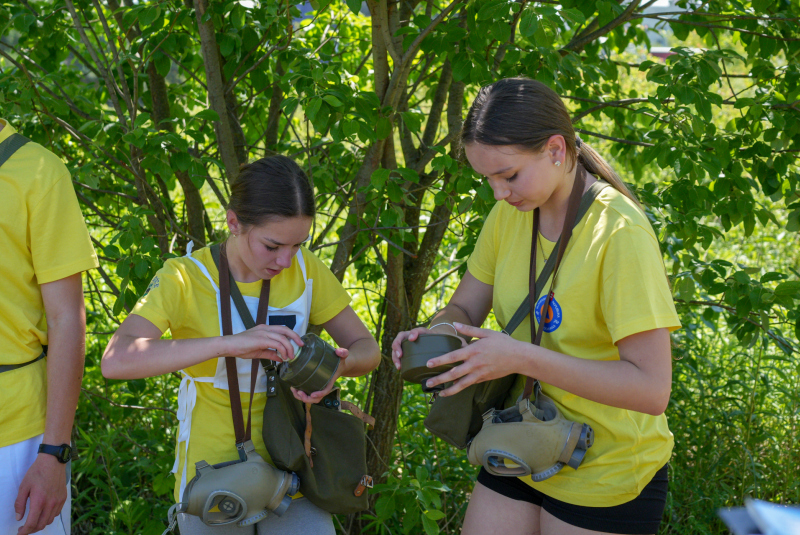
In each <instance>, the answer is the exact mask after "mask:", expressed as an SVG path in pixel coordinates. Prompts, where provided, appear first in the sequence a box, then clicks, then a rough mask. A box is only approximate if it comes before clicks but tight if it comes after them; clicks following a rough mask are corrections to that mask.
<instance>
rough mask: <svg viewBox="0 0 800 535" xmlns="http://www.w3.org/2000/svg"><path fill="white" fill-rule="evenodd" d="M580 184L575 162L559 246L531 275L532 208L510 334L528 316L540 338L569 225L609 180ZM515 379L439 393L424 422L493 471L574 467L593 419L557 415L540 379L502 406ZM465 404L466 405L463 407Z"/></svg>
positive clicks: (540, 474)
mask: <svg viewBox="0 0 800 535" xmlns="http://www.w3.org/2000/svg"><path fill="white" fill-rule="evenodd" d="M585 185H586V170H585V169H584V167H583V166H582V165H580V164H578V170H577V173H576V177H575V183H574V185H573V188H572V192H571V194H570V199H569V204H568V208H567V215H566V217H565V219H564V227H563V229H562V232H561V237H560V238H559V240H558V243H557V244H556V247H555V250H557V251H558V252H557V254H555V255H551V256H550V258H549V259H548V260H547V263H546V264H545V266H544V268H543V269H542V272H541V274H540V275H539V277H538V279H537V277H536V245H537V239H536V238H537V235H538V232H539V211H538V210H536V211H535V212H534V217H533V233H532V237H531V262H530V279H529V280H530V282H529V285H530V293H529V295H528V296H527V297H526V298H525V299H524V300H523V302H522V304H521V305H520V307H519V308H518V309H517V311H516V312H515V313H514V315H513V316H512V318H511V320H510V321H509V322H508V324H507V325H506V328H505V329H504V330H503V332H505V333H506V334H509V335H510V334H511V333H512V332H514V330H515V329H516V328H517V327H518V326H519V324H520V323H522V321H523V320H524V318H525V317H526V316H529V317H530V322H531V334H532V336H533V335H534V334H535V337H534V340H533V343H534V344H536V345H540V344H541V340H542V335H543V332H544V331H543V327H544V323H545V322H546V320H545V319H544V318H545V316H546V312H547V311H549V309H550V303H551V300H552V299H553V298H554V296H555V293H554V287H555V282H556V276H557V274H558V267H559V265H560V263H561V260H562V259H563V256H564V252H565V251H566V247H567V244H568V242H569V239H570V237H571V235H572V229H573V228H574V227H575V226H576V225H577V224H578V222H579V221H580V220H581V219H582V218H583V216H584V215H585V214H586V212H587V211H588V210H589V207H590V206H591V204H592V202H593V201H594V199H595V198H596V197H597V195H598V194H599V193H600V191H602V189H604V188H605V187H607V186H608V184H607V183H605V182H600V181H598V182H596V183H594V184H592V186H590V188H589V190H588V191H587V192H586V193H585V194H583V195H582V192H583V190H584V188H585ZM551 273H552V274H553V277H552V280H551V284H550V290H549V292H548V295H547V298H546V299H545V302H544V307H543V308H542V310H543V313H542V321H541V322H540V323H539V325H538V328H537V326H536V323H535V314H534V313H533V312H534V310H535V304H536V301H537V300H538V298H539V295H540V294H541V292H542V290H543V288H544V285H545V283H546V282H547V279H548V278H550V274H551ZM514 382H515V376H514V375H510V376H507V377H503V378H500V379H495V380H492V381H487V382H484V383H478V384H475V385H471V386H470V387H468V388H466V389H464V390H462V391H461V392H459V393H457V394H455V395H453V396H449V397H444V398H441V397H437V398H436V399H435V401H434V402H433V406H432V407H431V411H430V413H429V415H428V417H427V418H426V419H425V426H426V427H427V428H428V430H430V431H431V432H432V433H433V434H434V435H436V436H438V437H440V438H442V439H443V440H445V441H447V442H449V443H450V444H453V445H454V446H456V447H458V448H465V447H466V448H468V450H467V456H468V459H469V461H470V463H472V464H475V465H483V466H484V468H485V469H486V470H487V471H488V472H489V473H492V474H494V475H499V476H515V477H522V476H526V475H531V476H532V478H533V480H534V481H543V480H544V479H547V478H549V477H552V476H553V475H555V474H556V473H558V471H559V470H561V468H563V466H564V465H569V466H571V467H572V468H578V466H580V464H581V462H582V461H583V458H584V456H585V453H586V450H587V449H588V448H589V447H591V445H592V443H593V441H594V434H593V432H592V429H591V427H589V426H588V425H586V424H580V423H577V422H572V421H570V420H567V419H566V418H564V417H563V415H562V414H561V412H560V411H559V410H558V407H557V406H556V404H555V403H554V402H553V401H552V400H551V399H550V398H548V397H547V396H545V395H544V394H542V392H541V385H540V384H539V382H538V381H537V380H535V379H533V378H530V377H529V378H527V380H526V382H525V389H524V391H523V393H522V395H521V396H520V398H519V399H518V400H517V402H516V404H515V405H513V406H511V407H509V408H508V409H505V410H503V409H502V404H503V402H504V400H505V399H506V397H507V395H508V391H509V390H510V389H511V388H512V386H513V384H514ZM465 405H466V406H467V407H468V408H470V409H471V410H464V409H465V408H466V407H465Z"/></svg>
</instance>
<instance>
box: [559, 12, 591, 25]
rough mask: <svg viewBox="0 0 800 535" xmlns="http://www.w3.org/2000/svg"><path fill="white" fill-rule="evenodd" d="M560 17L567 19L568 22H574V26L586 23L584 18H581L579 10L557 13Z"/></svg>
mask: <svg viewBox="0 0 800 535" xmlns="http://www.w3.org/2000/svg"><path fill="white" fill-rule="evenodd" d="M559 13H560V14H561V16H562V17H564V18H565V19H567V20H568V21H570V22H574V23H575V24H583V23H584V22H586V17H584V16H583V13H581V12H580V10H578V9H575V8H572V9H562V10H561V11H559Z"/></svg>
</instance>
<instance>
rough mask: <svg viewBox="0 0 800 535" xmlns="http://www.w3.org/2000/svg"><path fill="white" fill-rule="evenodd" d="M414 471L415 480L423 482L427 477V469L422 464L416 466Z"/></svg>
mask: <svg viewBox="0 0 800 535" xmlns="http://www.w3.org/2000/svg"><path fill="white" fill-rule="evenodd" d="M414 473H415V474H416V476H417V480H418V481H420V482H424V481H426V480H427V479H428V469H427V468H425V467H424V466H417V468H416V470H415V471H414ZM431 520H436V519H435V518H433V519H431Z"/></svg>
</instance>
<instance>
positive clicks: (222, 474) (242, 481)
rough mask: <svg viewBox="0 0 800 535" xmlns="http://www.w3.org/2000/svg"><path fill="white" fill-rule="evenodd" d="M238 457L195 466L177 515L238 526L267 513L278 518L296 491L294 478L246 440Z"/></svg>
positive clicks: (259, 518) (257, 520)
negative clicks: (260, 453) (265, 458)
mask: <svg viewBox="0 0 800 535" xmlns="http://www.w3.org/2000/svg"><path fill="white" fill-rule="evenodd" d="M240 456H241V459H240V460H238V461H229V462H225V463H220V464H215V465H210V464H208V463H207V462H205V461H200V462H198V463H196V465H195V466H196V468H197V475H195V476H194V478H193V479H192V480H191V481H189V483H188V484H187V485H186V490H185V491H184V495H183V501H182V502H181V503H180V504H178V508H177V512H179V513H188V514H190V515H194V516H198V517H200V519H201V520H202V521H203V523H204V524H206V525H209V526H222V525H226V524H233V523H236V525H237V526H239V527H245V526H250V525H252V524H255V523H256V522H259V521H260V520H263V519H264V518H266V517H267V515H268V514H269V511H272V512H273V513H275V514H276V515H278V516H280V515H282V514H283V513H284V512H285V511H286V509H287V508H288V507H289V505H290V504H291V503H292V498H291V497H290V495H292V494H296V493H297V491H298V489H299V488H300V481H299V479H298V477H297V475H296V474H294V473H293V472H292V473H288V472H284V471H283V470H279V469H277V468H275V467H274V466H272V465H270V464H268V463H267V462H265V461H264V459H262V458H261V456H260V455H259V454H258V453H256V451H255V448H254V447H253V442H252V441H250V440H248V441H247V442H245V443H244V444H242V449H241V450H240Z"/></svg>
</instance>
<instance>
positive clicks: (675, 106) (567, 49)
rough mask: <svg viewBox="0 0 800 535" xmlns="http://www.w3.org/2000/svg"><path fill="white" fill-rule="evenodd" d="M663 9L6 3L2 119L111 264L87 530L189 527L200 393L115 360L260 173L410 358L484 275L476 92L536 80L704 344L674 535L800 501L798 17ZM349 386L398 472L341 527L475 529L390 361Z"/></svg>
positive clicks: (484, 190)
mask: <svg viewBox="0 0 800 535" xmlns="http://www.w3.org/2000/svg"><path fill="white" fill-rule="evenodd" d="M665 4H668V3H667V2H658V1H655V0H653V1H649V2H643V1H640V0H632V1H630V0H627V1H624V2H621V3H620V2H616V1H614V0H598V1H596V2H582V1H575V0H564V1H563V2H562V1H554V0H545V1H539V2H532V1H527V0H478V1H466V0H453V1H452V2H442V1H440V0H427V1H419V0H400V1H386V0H381V1H376V0H368V1H367V2H364V3H363V4H362V2H361V1H360V0H347V1H346V2H341V1H338V0H337V1H330V0H317V1H313V2H310V3H303V4H296V2H294V1H288V2H284V1H277V0H276V1H263V2H257V1H244V0H241V1H234V0H214V1H209V0H138V1H137V0H21V1H5V2H2V3H0V27H2V31H0V36H1V38H0V68H2V73H0V103H1V104H2V116H3V117H5V118H7V119H9V120H10V121H11V122H12V124H13V125H14V126H15V127H16V128H18V129H19V130H20V131H21V132H22V133H23V134H25V135H26V136H28V137H30V138H31V139H34V140H35V141H37V142H39V143H41V144H42V145H44V146H45V147H48V148H49V149H51V150H52V151H54V152H55V153H56V154H58V155H59V156H60V157H61V158H62V159H63V160H64V161H65V162H66V163H67V165H68V167H69V168H70V170H71V172H72V176H73V179H74V183H75V188H76V191H77V194H78V197H79V200H80V202H81V206H82V209H83V211H84V214H85V216H86V221H87V224H88V225H89V227H90V230H91V233H92V237H93V240H94V244H95V248H96V250H97V252H98V254H99V255H100V258H101V268H100V269H98V270H95V271H92V272H90V273H87V274H86V277H85V291H86V296H87V300H88V305H87V306H88V308H87V314H88V326H89V331H90V332H89V335H88V339H87V357H86V372H85V379H84V383H83V386H84V388H83V394H84V395H83V396H82V397H81V402H80V406H79V408H78V415H77V421H76V426H75V437H74V438H75V441H76V442H77V444H78V449H79V453H80V458H79V459H78V461H77V462H76V465H75V469H74V474H75V479H74V491H75V494H74V498H73V522H74V526H73V530H74V533H77V534H88V533H103V534H111V533H114V534H116V533H146V534H149V533H160V532H161V531H162V530H163V529H164V526H165V516H166V510H167V508H168V507H169V505H170V502H171V489H172V486H173V479H172V475H171V474H169V472H168V470H169V468H170V467H171V465H172V460H173V447H174V440H175V418H174V408H175V406H176V401H175V399H176V389H177V385H178V383H179V380H178V377H177V376H164V377H158V378H153V379H148V380H136V381H124V382H122V381H109V380H105V379H104V378H103V377H102V375H101V373H100V368H99V361H100V357H101V355H102V352H103V349H104V348H105V344H106V342H107V340H108V336H109V335H110V334H111V332H113V330H114V329H115V328H116V326H117V325H118V324H119V322H120V321H121V320H122V319H124V317H125V315H126V314H127V311H128V310H130V308H131V307H132V305H133V304H134V303H135V302H136V300H137V299H138V297H139V296H140V295H141V294H142V293H143V291H144V289H145V288H146V286H147V284H148V283H149V281H150V279H151V278H152V276H153V275H154V273H155V272H156V271H157V270H158V268H159V267H160V266H161V264H162V263H163V261H164V260H165V259H166V258H169V257H171V256H174V255H180V254H183V252H184V250H185V246H186V244H187V242H188V241H189V240H190V239H192V240H194V242H195V244H196V246H199V245H202V244H206V243H210V242H213V241H215V240H220V239H222V238H223V237H224V236H225V232H224V231H225V228H224V219H223V207H224V206H225V205H226V202H227V195H228V192H229V185H230V181H231V179H232V178H233V177H235V175H236V172H237V169H238V166H239V165H240V164H241V163H243V162H245V161H248V160H252V159H256V158H259V157H262V156H264V155H269V154H273V153H282V154H287V155H290V156H292V157H294V158H296V159H297V160H298V161H299V162H300V163H301V165H303V167H304V168H305V169H307V172H308V174H309V176H310V177H311V179H312V180H313V182H314V185H315V188H316V192H317V202H318V205H319V208H320V210H319V211H320V214H319V217H318V218H317V220H316V222H315V225H314V229H313V241H312V245H311V248H312V249H313V250H314V251H315V252H316V253H317V254H318V255H320V256H321V257H322V258H323V259H325V261H326V262H327V263H329V265H331V266H332V269H333V270H334V272H335V273H336V274H337V276H338V277H340V278H341V279H342V280H343V282H344V284H345V287H347V288H348V289H349V290H350V291H351V293H352V295H353V296H354V305H355V307H356V309H357V311H358V313H359V314H360V316H361V317H362V318H363V319H364V320H365V321H366V322H367V323H368V324H369V325H370V327H371V328H373V330H374V332H375V334H376V338H377V339H378V340H379V342H380V343H381V347H382V350H383V353H384V354H385V355H386V354H388V353H389V344H390V342H391V340H392V339H393V338H394V336H395V334H396V333H397V332H398V331H399V330H404V329H408V328H410V327H412V326H414V325H418V324H422V323H424V322H425V321H426V320H427V318H429V317H430V315H431V314H432V313H433V312H434V311H435V310H437V309H438V308H439V307H441V306H442V305H443V303H445V302H446V301H447V297H448V296H449V295H450V293H451V292H452V290H453V289H454V287H455V285H456V284H457V282H458V279H459V276H460V275H461V274H462V273H463V272H464V270H465V265H464V263H463V262H464V260H465V259H466V257H467V256H468V255H469V253H470V252H471V250H472V247H473V244H474V242H475V239H476V236H477V232H478V231H479V229H480V226H481V222H482V220H483V217H484V216H485V215H486V214H487V212H488V210H489V209H490V208H491V205H492V203H493V202H494V201H493V198H492V195H491V190H490V189H489V188H488V185H487V184H486V183H485V182H483V181H481V180H480V179H479V177H477V176H475V175H474V174H473V173H472V172H471V170H470V169H469V168H468V167H467V166H465V165H464V163H463V162H461V161H460V160H459V159H458V150H457V146H456V144H455V143H454V141H455V139H456V136H457V133H458V130H459V128H460V123H461V119H462V117H463V115H464V113H465V111H466V107H467V106H468V104H469V102H471V99H472V97H473V96H474V94H475V92H476V90H477V89H478V88H479V87H480V86H481V85H483V84H486V83H490V82H491V81H494V80H496V79H498V78H501V77H506V76H517V75H525V76H529V77H532V78H536V79H538V80H541V81H543V82H545V83H547V84H549V85H551V86H552V87H553V88H554V89H555V90H556V91H558V92H559V93H560V94H561V95H562V96H563V97H564V98H565V100H566V102H567V105H568V106H569V108H570V110H571V111H572V113H573V116H574V121H573V122H574V124H575V127H576V128H577V129H578V131H579V132H580V135H581V136H582V138H583V140H584V141H585V142H588V143H590V144H592V145H593V146H594V147H596V148H597V149H598V150H600V152H601V153H603V154H604V155H606V156H607V157H608V158H609V160H610V161H612V163H613V165H614V166H615V167H616V169H617V170H618V172H619V173H620V174H621V175H622V176H623V178H624V179H625V180H626V181H627V182H629V183H630V184H631V185H632V186H633V187H635V189H636V190H637V192H638V194H639V195H640V197H641V199H642V200H643V201H644V203H645V204H646V206H647V209H648V215H649V216H650V219H651V221H652V223H653V226H654V228H655V229H656V232H657V233H658V236H659V238H660V240H661V243H662V249H663V252H664V258H665V262H666V265H667V268H668V271H669V274H670V278H671V284H672V287H673V289H674V291H675V299H676V304H677V306H678V310H679V312H680V314H681V320H682V322H683V325H684V329H683V330H681V331H678V332H677V333H675V335H674V337H673V342H674V357H675V361H674V366H673V368H674V377H673V393H672V400H671V403H670V406H669V408H668V411H667V415H668V417H669V421H670V427H671V429H672V431H673V433H674V434H675V439H676V447H675V454H674V457H673V460H672V464H671V467H672V484H671V492H670V496H669V501H668V507H667V511H666V513H665V522H664V524H663V529H662V532H663V533H722V532H724V529H723V527H722V525H721V524H720V522H719V521H718V520H717V519H716V517H715V510H716V509H717V508H718V507H723V506H732V505H737V504H741V503H742V501H743V499H744V498H745V497H746V496H754V497H758V498H762V499H767V500H772V501H776V502H783V503H797V502H800V478H798V477H796V476H797V467H798V466H799V465H800V453H799V452H800V448H798V445H797V439H796V438H795V437H796V436H797V434H798V419H800V417H799V416H798V412H799V411H800V394H798V386H800V385H799V384H798V383H799V382H800V361H799V360H798V358H797V353H796V347H797V343H798V331H799V330H800V328H799V326H800V314H798V311H797V302H798V300H799V299H800V273H798V272H797V271H796V268H797V265H796V264H797V252H796V251H797V249H796V243H797V231H798V230H800V202H798V195H797V184H798V175H797V155H798V153H799V152H800V116H799V114H798V112H800V108H798V105H800V100H798V98H800V67H798V53H799V52H800V30H799V29H798V28H800V25H798V16H800V4H798V2H797V0H792V1H787V0H779V1H773V0H757V1H753V2H740V1H736V0H731V1H699V0H697V1H686V0H681V1H678V2H676V3H672V4H671V5H669V6H666V5H665ZM655 46H668V47H671V52H670V53H669V54H670V55H669V56H668V57H666V59H664V58H662V57H657V56H654V55H653V54H651V53H649V52H650V51H651V48H653V47H655ZM662 55H663V54H662ZM488 324H489V325H495V323H494V320H493V319H492V318H490V320H489V321H488ZM344 388H345V390H346V394H347V395H348V396H349V397H351V398H355V399H356V400H357V401H358V402H359V403H361V404H362V405H365V406H366V407H367V408H368V409H369V411H370V412H371V413H372V414H373V415H374V416H376V418H377V420H378V424H377V426H376V428H375V429H374V430H372V431H370V434H369V438H370V443H371V445H372V446H374V447H372V446H371V447H370V448H369V464H370V470H371V471H372V473H374V474H376V475H377V474H384V475H383V477H382V478H381V485H380V486H379V487H378V490H379V492H378V493H375V494H374V495H373V501H372V509H371V511H370V512H369V513H368V514H364V515H361V516H358V517H356V516H353V517H342V518H338V519H337V523H338V527H339V529H340V530H341V531H342V532H343V533H353V534H354V533H401V532H405V533H416V532H423V531H424V532H426V533H429V534H432V533H436V532H444V533H457V532H458V531H459V529H460V524H461V520H462V518H463V513H464V510H465V507H466V502H467V499H468V495H469V492H470V489H471V486H472V481H473V478H474V476H475V473H476V470H475V469H474V468H473V467H471V466H469V464H468V463H467V462H466V459H465V456H464V454H463V453H462V452H460V451H456V450H454V449H452V448H450V447H449V446H447V445H446V444H444V443H442V442H439V441H437V440H434V439H432V438H431V436H430V435H429V434H428V433H426V432H425V431H424V428H423V426H422V420H423V418H424V416H425V414H426V413H427V399H426V398H425V397H424V396H423V395H422V394H421V393H420V392H419V390H418V388H417V387H408V388H406V389H403V388H402V383H401V380H400V378H399V376H398V374H397V373H396V372H395V370H394V368H393V367H392V366H390V365H389V364H388V360H386V359H384V362H383V363H382V365H381V366H380V368H379V369H378V370H377V371H376V372H374V373H372V374H371V375H370V376H368V377H365V378H362V379H350V380H346V381H344Z"/></svg>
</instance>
